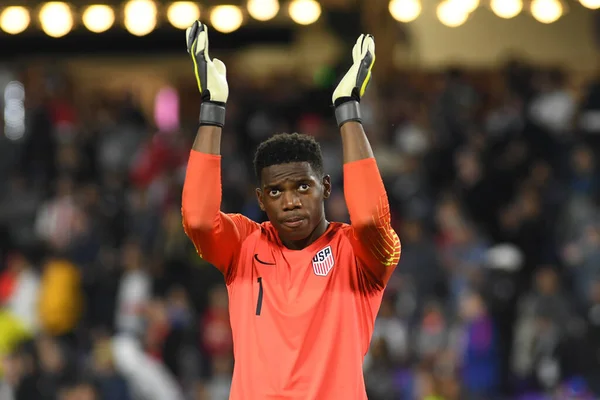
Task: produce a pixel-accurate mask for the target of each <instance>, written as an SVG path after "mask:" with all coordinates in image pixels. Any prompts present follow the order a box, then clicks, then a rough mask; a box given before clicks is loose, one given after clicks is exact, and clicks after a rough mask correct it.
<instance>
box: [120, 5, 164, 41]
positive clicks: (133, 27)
mask: <svg viewBox="0 0 600 400" xmlns="http://www.w3.org/2000/svg"><path fill="white" fill-rule="evenodd" d="M156 13H157V11H156V4H154V2H153V1H151V0H131V1H129V2H128V3H127V4H126V5H125V20H124V24H125V29H127V30H128V31H129V33H131V34H132V35H135V36H144V35H147V34H149V33H150V32H152V31H153V30H154V28H156Z"/></svg>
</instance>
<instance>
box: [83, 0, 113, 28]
mask: <svg viewBox="0 0 600 400" xmlns="http://www.w3.org/2000/svg"><path fill="white" fill-rule="evenodd" d="M81 20H82V21H83V25H84V26H85V27H86V28H87V29H88V30H89V31H90V32H94V33H102V32H105V31H107V30H109V29H110V28H111V27H112V26H113V24H114V23H115V12H114V11H113V9H112V8H110V7H109V6H106V5H101V4H96V5H92V6H89V7H88V8H86V9H85V11H84V12H83V15H82V16H81Z"/></svg>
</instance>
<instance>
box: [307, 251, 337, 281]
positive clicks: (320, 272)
mask: <svg viewBox="0 0 600 400" xmlns="http://www.w3.org/2000/svg"><path fill="white" fill-rule="evenodd" d="M334 264H335V260H334V259H333V252H332V251H331V246H327V247H325V248H324V249H322V250H319V252H318V253H317V254H315V256H314V257H313V259H312V266H313V271H314V272H315V275H317V276H327V274H328V273H329V271H331V268H333V265H334Z"/></svg>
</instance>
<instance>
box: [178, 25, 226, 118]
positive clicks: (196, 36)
mask: <svg viewBox="0 0 600 400" xmlns="http://www.w3.org/2000/svg"><path fill="white" fill-rule="evenodd" d="M186 40H187V51H188V53H189V54H190V56H191V57H192V61H193V63H194V73H195V74H196V81H198V89H200V94H201V95H202V105H201V106H200V124H201V125H216V126H220V127H222V126H223V124H224V123H225V103H226V102H227V97H228V96H229V87H228V86H227V79H226V77H225V75H226V71H227V70H226V68H225V64H223V62H222V61H221V60H218V59H216V58H215V59H213V60H211V59H210V57H209V55H208V28H207V26H206V25H205V24H203V23H201V22H200V21H196V22H194V24H193V25H192V26H190V27H189V28H188V29H187V31H186Z"/></svg>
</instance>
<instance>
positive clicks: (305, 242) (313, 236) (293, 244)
mask: <svg viewBox="0 0 600 400" xmlns="http://www.w3.org/2000/svg"><path fill="white" fill-rule="evenodd" d="M328 226H329V222H328V221H327V220H326V219H325V216H323V218H322V219H321V221H319V223H318V224H317V226H316V227H315V229H313V230H312V232H311V233H310V235H308V236H307V237H306V238H304V239H302V240H286V241H284V240H283V239H282V240H281V242H282V243H283V245H284V246H285V247H287V248H288V249H290V250H302V249H303V248H305V247H308V246H310V245H311V244H312V243H313V242H314V241H315V240H317V239H318V238H320V237H321V235H323V234H324V233H325V231H326V230H327V227H328Z"/></svg>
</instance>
